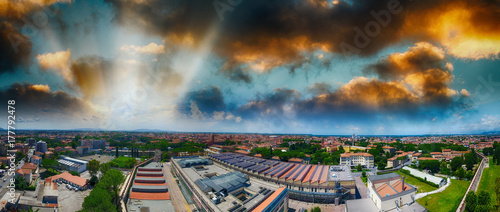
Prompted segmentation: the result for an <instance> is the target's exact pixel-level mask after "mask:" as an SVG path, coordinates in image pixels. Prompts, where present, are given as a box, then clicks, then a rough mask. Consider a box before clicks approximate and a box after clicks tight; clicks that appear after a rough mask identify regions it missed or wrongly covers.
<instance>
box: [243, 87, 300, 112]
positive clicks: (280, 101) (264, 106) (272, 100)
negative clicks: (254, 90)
mask: <svg viewBox="0 0 500 212" xmlns="http://www.w3.org/2000/svg"><path fill="white" fill-rule="evenodd" d="M299 99H300V93H299V92H298V91H296V90H292V89H286V88H277V89H274V92H273V93H270V94H265V95H257V97H256V98H255V99H254V100H252V101H250V102H249V103H247V104H245V105H243V106H241V107H240V108H239V113H241V114H242V116H244V117H246V116H250V117H252V116H267V115H283V114H284V113H286V112H288V111H289V107H290V106H291V105H292V104H294V103H296V102H297V101H299Z"/></svg>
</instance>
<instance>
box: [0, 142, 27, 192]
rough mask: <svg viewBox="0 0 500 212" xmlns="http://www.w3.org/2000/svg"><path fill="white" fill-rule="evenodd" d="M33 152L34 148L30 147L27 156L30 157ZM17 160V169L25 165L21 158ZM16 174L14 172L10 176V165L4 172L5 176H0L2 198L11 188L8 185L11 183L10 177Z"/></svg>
mask: <svg viewBox="0 0 500 212" xmlns="http://www.w3.org/2000/svg"><path fill="white" fill-rule="evenodd" d="M32 154H33V149H30V150H29V151H28V155H27V157H28V158H30V157H31V155H32ZM16 162H19V163H18V164H17V167H16V170H17V169H20V168H21V167H23V165H24V160H21V161H16ZM14 176H15V175H14V174H13V175H11V176H9V169H8V167H7V170H5V174H4V176H3V177H2V178H0V198H1V197H3V196H4V195H5V193H7V191H8V190H9V189H8V188H7V186H8V185H9V183H10V179H11V178H13V177H14Z"/></svg>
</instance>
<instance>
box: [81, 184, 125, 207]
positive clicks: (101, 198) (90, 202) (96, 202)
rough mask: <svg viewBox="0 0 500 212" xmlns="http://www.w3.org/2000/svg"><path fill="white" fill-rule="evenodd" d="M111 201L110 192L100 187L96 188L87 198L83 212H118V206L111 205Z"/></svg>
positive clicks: (83, 205)
mask: <svg viewBox="0 0 500 212" xmlns="http://www.w3.org/2000/svg"><path fill="white" fill-rule="evenodd" d="M111 199H112V197H111V194H110V193H109V192H108V191H106V190H104V189H102V188H99V187H97V188H94V189H93V190H92V192H90V195H89V196H87V197H85V199H84V201H83V204H82V210H81V212H83V211H85V212H87V211H88V212H100V211H110V212H114V211H117V210H116V206H115V205H113V203H111Z"/></svg>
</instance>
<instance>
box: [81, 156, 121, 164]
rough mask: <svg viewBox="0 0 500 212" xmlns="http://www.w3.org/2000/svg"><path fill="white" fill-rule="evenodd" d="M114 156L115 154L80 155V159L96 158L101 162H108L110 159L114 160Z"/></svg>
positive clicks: (89, 159)
mask: <svg viewBox="0 0 500 212" xmlns="http://www.w3.org/2000/svg"><path fill="white" fill-rule="evenodd" d="M114 158H115V156H108V155H88V156H85V157H79V158H78V159H80V160H86V161H91V160H93V159H96V160H97V161H99V163H107V162H109V161H112V160H113V159H114Z"/></svg>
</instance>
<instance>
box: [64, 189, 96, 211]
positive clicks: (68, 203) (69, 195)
mask: <svg viewBox="0 0 500 212" xmlns="http://www.w3.org/2000/svg"><path fill="white" fill-rule="evenodd" d="M57 192H58V193H59V198H57V201H58V202H59V212H75V211H79V210H81V209H82V204H83V199H85V197H87V196H88V195H89V194H90V192H91V190H90V189H87V190H85V191H73V190H69V189H67V188H66V186H65V185H64V184H61V185H60V186H58V187H57Z"/></svg>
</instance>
